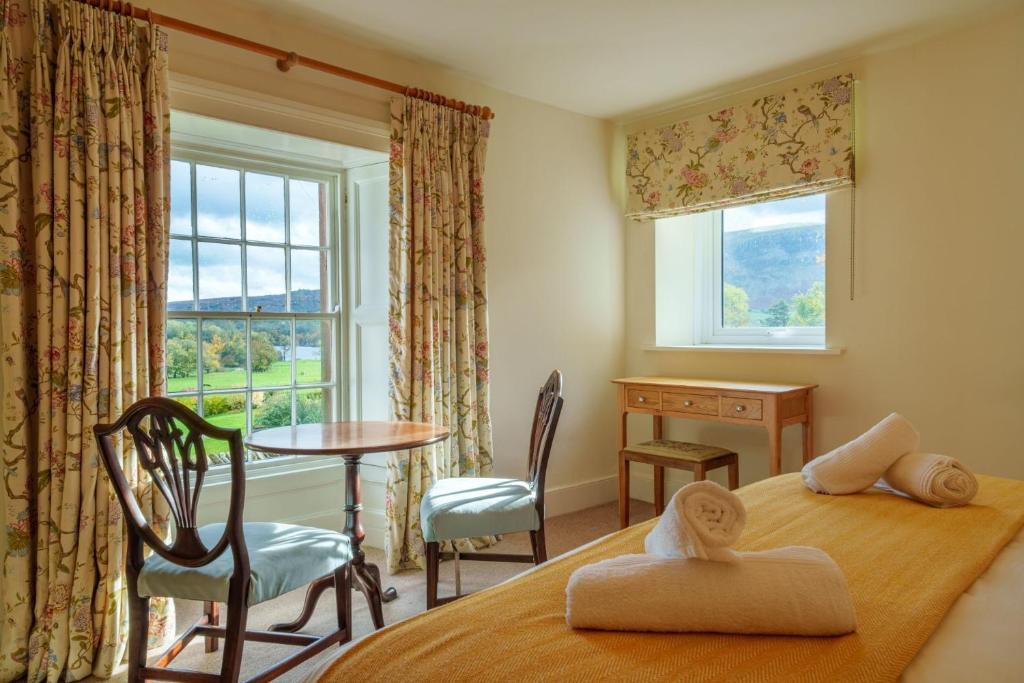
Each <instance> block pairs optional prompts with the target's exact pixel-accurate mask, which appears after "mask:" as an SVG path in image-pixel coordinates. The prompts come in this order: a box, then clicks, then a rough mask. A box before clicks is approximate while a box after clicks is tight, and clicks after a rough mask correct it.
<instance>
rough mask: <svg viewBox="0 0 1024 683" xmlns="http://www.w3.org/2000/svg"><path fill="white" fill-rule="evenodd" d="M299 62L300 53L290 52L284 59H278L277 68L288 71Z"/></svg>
mask: <svg viewBox="0 0 1024 683" xmlns="http://www.w3.org/2000/svg"><path fill="white" fill-rule="evenodd" d="M298 63H299V55H298V54H296V53H294V52H289V53H288V56H287V57H285V58H284V59H279V60H277V68H278V69H280V70H281V71H284V72H286V73H287V72H288V71H291V70H292V67H293V66H295V65H296V64H298Z"/></svg>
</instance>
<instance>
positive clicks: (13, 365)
mask: <svg viewBox="0 0 1024 683" xmlns="http://www.w3.org/2000/svg"><path fill="white" fill-rule="evenodd" d="M0 22H2V23H3V33H2V36H0V62H2V63H0V80H2V84H0V124H2V135H0V358H2V361H3V362H2V363H0V391H2V395H0V400H2V429H0V449H2V456H3V459H2V461H0V478H2V480H3V486H4V495H3V496H2V499H3V502H4V505H5V510H4V515H3V519H4V520H5V529H4V534H5V538H6V547H5V551H4V553H3V557H2V558H0V560H2V568H3V584H4V589H3V600H4V605H3V614H4V620H3V622H2V623H0V680H2V681H11V680H14V679H17V678H20V677H27V679H28V680H29V681H32V682H35V681H44V680H46V681H57V680H71V681H74V680H79V679H82V678H84V677H86V676H88V675H90V674H92V675H96V676H100V677H108V676H110V675H111V673H112V672H113V669H114V667H115V666H117V665H118V664H120V662H121V661H122V659H123V657H124V653H125V649H126V642H127V633H128V609H127V600H126V593H125V580H124V574H123V572H124V563H125V557H126V553H127V542H126V541H127V539H126V532H125V525H124V522H123V519H122V515H121V508H120V506H119V504H118V502H117V499H116V498H115V496H114V493H113V491H112V489H111V487H110V485H109V482H108V480H107V477H106V474H105V472H104V471H103V470H102V467H101V464H100V462H99V459H98V451H97V446H96V441H95V439H94V438H93V435H92V427H93V425H95V424H97V423H102V422H111V421H113V420H114V419H116V417H117V416H118V415H120V414H121V413H122V411H123V410H124V409H125V408H127V407H128V406H129V405H130V404H131V403H133V402H134V401H136V400H138V399H140V398H143V397H146V396H151V395H158V394H161V393H163V389H164V378H163V367H164V356H163V353H164V352H163V339H164V310H165V297H166V293H165V284H166V277H167V217H168V213H169V206H168V183H169V151H170V148H169V142H170V141H169V125H170V124H169V109H168V101H167V55H166V38H165V36H164V35H163V34H162V33H160V32H159V31H158V30H157V29H156V28H155V27H147V28H146V29H139V28H138V27H137V26H136V24H135V22H134V21H133V20H131V19H128V18H126V17H123V16H120V15H117V14H114V13H111V12H103V11H100V10H98V9H94V8H90V7H88V6H86V5H84V4H81V3H78V2H72V1H70V0H21V1H20V2H19V1H17V0H2V1H0ZM124 452H125V456H124V457H125V462H126V468H125V469H126V471H129V472H135V473H136V475H137V476H136V481H135V482H133V483H134V484H135V485H136V486H137V493H138V495H139V497H140V499H141V500H142V501H143V503H144V507H145V512H146V513H147V515H148V516H149V517H150V520H151V523H152V524H153V526H154V527H155V528H156V529H157V530H158V532H159V531H160V530H162V529H166V525H167V518H166V508H165V506H161V505H160V504H159V501H160V496H156V497H154V496H153V494H152V490H151V489H150V488H149V487H148V486H147V481H148V480H147V478H146V477H145V476H143V472H142V470H141V469H139V468H138V467H137V464H136V463H135V462H134V455H133V453H132V452H131V451H130V450H129V448H128V447H127V445H126V446H125V451H124ZM153 610H154V612H155V613H154V615H153V619H152V623H153V625H154V629H153V631H152V633H151V636H152V637H153V639H154V642H155V641H156V640H160V639H161V637H162V635H163V634H164V633H173V630H174V626H173V616H172V614H171V612H170V607H169V605H168V604H167V603H166V602H164V601H156V600H154V601H153Z"/></svg>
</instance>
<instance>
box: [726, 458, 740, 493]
mask: <svg viewBox="0 0 1024 683" xmlns="http://www.w3.org/2000/svg"><path fill="white" fill-rule="evenodd" d="M739 486H740V464H739V462H737V460H736V458H733V459H732V461H731V462H730V463H729V490H730V491H732V490H733V489H737V488H739Z"/></svg>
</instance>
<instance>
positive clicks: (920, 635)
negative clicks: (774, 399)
mask: <svg viewBox="0 0 1024 683" xmlns="http://www.w3.org/2000/svg"><path fill="white" fill-rule="evenodd" d="M978 480H979V484H980V487H981V490H980V493H979V494H978V497H977V498H976V499H975V501H974V503H973V504H972V505H969V506H967V507H963V508H952V509H944V510H942V509H936V508H930V507H927V506H925V505H922V504H920V503H915V502H913V501H910V500H907V499H905V498H901V497H898V496H895V495H892V494H888V493H883V492H880V491H871V492H869V493H863V494H857V495H851V496H822V495H816V494H813V493H811V492H810V491H808V490H807V489H805V488H804V487H803V485H802V484H801V482H800V477H799V475H798V474H788V475H783V476H780V477H775V478H773V479H769V480H766V481H762V482H759V483H757V484H753V485H751V486H747V487H744V488H743V489H740V490H739V491H737V493H738V494H739V496H740V497H741V498H742V499H743V502H744V503H745V504H746V506H747V510H748V521H747V528H746V530H745V531H744V533H743V536H742V537H741V539H740V541H739V543H738V544H737V547H739V548H742V549H746V550H761V549H766V548H773V547H778V546H784V545H809V546H817V547H819V548H822V549H824V550H825V551H827V552H828V553H829V554H830V555H831V556H832V557H833V558H834V559H835V560H836V562H838V563H839V565H840V566H841V567H842V569H843V571H844V572H845V573H846V576H847V579H848V580H849V584H850V590H851V592H852V594H853V600H854V604H855V607H856V610H857V621H858V631H857V633H855V634H852V635H848V636H842V637H838V638H800V637H781V636H770V637H766V636H738V635H715V634H706V635H705V634H654V633H610V632H597V631H573V630H572V629H570V628H569V627H568V626H566V623H565V585H566V582H567V580H568V578H569V575H570V574H571V573H572V571H573V570H574V569H576V568H577V567H579V566H581V565H583V564H588V563H591V562H595V561H597V560H600V559H603V558H607V557H612V556H615V555H621V554H624V553H635V552H642V551H643V538H644V536H645V535H646V533H647V532H648V531H649V530H650V528H651V525H652V523H653V522H647V523H644V524H641V525H638V526H634V527H631V528H629V529H626V530H623V531H620V532H617V533H615V534H612V535H611V536H609V537H607V538H605V539H603V540H602V541H600V542H598V543H596V544H592V545H590V546H586V547H584V548H583V549H582V550H580V551H577V552H574V553H570V554H569V555H565V556H562V557H560V558H556V559H555V560H553V561H551V562H549V563H547V564H546V565H544V566H542V567H539V568H538V569H537V570H535V571H533V572H531V573H529V574H528V575H526V576H524V577H521V578H518V579H514V580H512V581H510V582H507V583H504V584H502V585H499V586H495V587H494V588H491V589H488V590H486V591H482V592H480V593H477V594H475V595H471V596H468V597H466V598H463V599H462V600H459V601H457V602H454V603H451V604H449V605H446V606H444V607H441V608H439V609H435V610H433V611H431V612H428V613H426V614H422V615H420V616H417V617H413V618H412V619H408V620H406V621H404V622H400V623H398V624H395V625H394V626H392V627H391V628H388V629H385V630H383V631H379V632H377V633H375V634H373V635H370V636H368V637H367V638H365V639H364V640H363V641H361V642H359V643H357V644H355V645H354V646H353V647H352V649H351V650H349V651H348V652H346V653H345V654H344V655H342V656H341V658H339V659H338V660H337V661H335V662H334V663H333V664H331V665H330V666H329V667H328V668H327V669H326V670H325V672H324V674H323V676H322V678H321V680H325V681H338V682H341V681H419V680H433V681H445V682H447V681H466V680H484V681H516V682H518V681H536V680H559V681H597V680H630V681H712V680H714V681H847V680H849V681H891V680H896V679H897V678H898V677H899V675H900V673H901V672H902V671H903V669H904V667H906V665H907V664H908V663H909V662H910V661H911V659H913V657H914V655H915V653H917V651H918V649H919V648H920V647H921V646H922V645H923V644H924V642H925V641H926V640H927V639H928V637H929V635H930V634H931V633H932V631H934V630H935V628H936V627H937V626H938V624H939V622H940V621H941V620H942V617H943V615H945V613H946V611H947V610H948V609H949V608H950V606H951V605H952V604H953V602H954V601H955V600H956V599H957V597H958V596H959V595H960V594H961V593H962V592H963V591H964V590H965V589H966V588H967V587H968V586H970V584H971V583H972V582H973V581H974V579H975V578H976V577H977V576H978V575H979V574H981V573H982V572H983V571H984V570H985V569H986V568H987V567H988V565H989V563H991V562H992V560H993V559H994V558H995V556H996V555H997V554H998V553H999V551H1000V550H1001V549H1002V547H1003V546H1004V545H1005V544H1006V543H1007V542H1008V541H1009V540H1010V539H1011V538H1012V537H1013V536H1014V535H1015V534H1016V533H1017V531H1018V530H1019V529H1020V528H1021V527H1022V526H1024V482H1021V481H1013V480H1008V479H1000V478H996V477H984V476H982V477H978ZM694 590H699V587H698V586H695V587H694ZM619 599H621V600H624V601H628V600H629V595H622V596H620V598H619Z"/></svg>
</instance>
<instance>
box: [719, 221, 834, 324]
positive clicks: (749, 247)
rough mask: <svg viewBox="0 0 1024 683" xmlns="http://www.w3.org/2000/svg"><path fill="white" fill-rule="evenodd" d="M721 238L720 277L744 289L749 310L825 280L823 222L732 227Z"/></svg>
mask: <svg viewBox="0 0 1024 683" xmlns="http://www.w3.org/2000/svg"><path fill="white" fill-rule="evenodd" d="M724 240H725V242H724V247H725V248H724V249H723V250H722V251H723V263H722V270H723V275H724V279H725V281H726V282H727V283H729V284H731V285H735V286H737V287H740V288H742V289H744V290H746V292H747V296H748V297H750V308H751V310H755V311H756V310H764V309H766V308H768V307H770V306H772V305H774V304H775V303H778V302H779V301H789V300H790V299H791V298H792V297H793V295H794V294H800V293H802V292H806V291H807V290H808V289H809V288H810V286H811V285H812V284H814V283H815V282H824V281H825V261H824V256H825V226H824V225H815V224H801V225H784V226H779V227H778V228H773V229H764V228H753V229H750V230H736V231H733V232H726V233H725V235H724Z"/></svg>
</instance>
